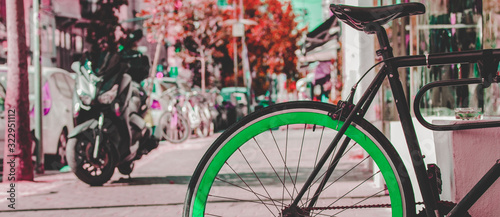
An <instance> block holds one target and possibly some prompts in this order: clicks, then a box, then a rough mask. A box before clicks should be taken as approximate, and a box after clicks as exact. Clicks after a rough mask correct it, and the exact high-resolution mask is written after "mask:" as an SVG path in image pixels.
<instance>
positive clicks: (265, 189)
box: [238, 148, 280, 213]
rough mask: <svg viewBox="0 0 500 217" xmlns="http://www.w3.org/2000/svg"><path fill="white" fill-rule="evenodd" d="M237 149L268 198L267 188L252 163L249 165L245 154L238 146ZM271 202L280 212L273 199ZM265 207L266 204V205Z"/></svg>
mask: <svg viewBox="0 0 500 217" xmlns="http://www.w3.org/2000/svg"><path fill="white" fill-rule="evenodd" d="M238 151H239V152H240V154H241V156H242V157H243V159H245V161H246V163H247V165H248V166H249V167H250V169H251V170H252V172H253V174H254V176H255V178H257V180H258V181H259V183H260V185H261V186H262V188H263V189H264V191H265V192H266V194H267V196H269V198H271V195H270V194H269V192H268V191H267V188H266V187H265V186H264V183H262V181H261V180H260V178H259V176H258V175H257V173H256V172H255V170H254V169H253V167H252V165H250V162H248V160H247V158H246V157H245V155H244V154H243V152H242V151H241V150H240V149H239V148H238ZM273 204H274V207H275V208H276V209H277V210H278V213H279V212H280V210H279V209H278V206H276V203H274V201H273ZM266 207H267V206H266Z"/></svg>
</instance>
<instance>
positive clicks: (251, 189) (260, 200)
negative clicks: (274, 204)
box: [225, 162, 271, 212]
mask: <svg viewBox="0 0 500 217" xmlns="http://www.w3.org/2000/svg"><path fill="white" fill-rule="evenodd" d="M225 164H226V165H227V166H228V167H229V168H230V169H231V170H232V171H233V172H234V174H236V176H238V178H239V179H240V180H241V181H242V182H243V183H244V184H245V185H246V186H247V187H248V189H250V191H251V192H253V193H254V194H255V197H257V199H259V200H260V201H261V202H262V204H264V201H263V200H262V199H260V197H259V196H258V195H257V193H256V192H255V191H254V190H253V189H252V188H251V187H250V185H249V184H248V183H247V182H245V180H243V178H242V177H241V176H240V175H239V174H238V173H237V172H236V171H235V170H234V169H233V167H231V165H229V163H228V162H226V163H225ZM269 198H271V196H269ZM266 208H267V209H268V210H269V211H270V212H271V210H270V209H269V207H267V206H266Z"/></svg>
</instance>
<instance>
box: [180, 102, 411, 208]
mask: <svg viewBox="0 0 500 217" xmlns="http://www.w3.org/2000/svg"><path fill="white" fill-rule="evenodd" d="M333 111H336V107H335V106H334V105H330V104H326V103H318V102H310V101H307V102H305V101H297V102H289V103H282V104H276V105H273V106H269V107H267V108H264V109H261V110H259V111H256V112H254V113H252V114H250V115H248V116H247V117H245V118H243V119H242V120H241V121H240V122H238V123H236V124H235V125H233V126H231V127H230V128H229V129H228V130H226V131H225V132H224V133H223V134H221V136H219V138H217V139H216V141H215V142H214V143H213V144H212V145H211V146H210V148H209V149H208V150H207V152H206V153H205V155H204V156H203V158H202V159H201V161H200V163H199V164H198V167H197V168H196V170H195V172H194V174H193V176H192V177H191V181H190V183H189V185H188V191H187V195H186V199H185V203H184V212H183V216H185V217H187V216H189V217H190V216H204V215H208V216H233V215H236V214H237V215H239V216H286V215H283V213H281V212H283V210H285V209H287V204H288V202H291V201H292V199H293V196H294V193H295V191H296V189H295V188H297V189H298V190H300V188H302V186H301V185H298V183H299V181H302V180H303V177H305V178H307V177H308V175H309V173H310V171H311V170H312V169H311V170H307V172H303V170H304V169H305V168H302V169H303V170H300V169H299V168H300V161H301V156H302V154H308V155H316V159H317V157H318V154H317V153H319V152H320V151H319V150H320V149H321V144H322V143H324V142H323V141H322V138H323V136H326V135H327V134H329V133H330V131H331V132H333V131H336V130H335V129H340V126H341V125H342V122H338V121H334V120H332V119H331V118H330V117H329V116H327V114H328V113H329V112H333ZM296 124H299V125H296ZM307 124H310V125H307ZM302 125H303V126H304V129H303V132H304V136H302V142H301V143H302V144H301V145H300V147H301V148H300V152H299V153H300V154H299V158H298V164H297V169H296V170H295V166H293V168H292V167H290V168H287V167H288V166H287V165H286V164H287V154H288V153H287V150H288V148H290V150H292V148H291V147H292V142H294V141H299V139H295V140H294V139H293V138H292V137H293V136H297V135H299V138H300V134H302V133H298V132H302V129H299V131H296V130H294V129H293V130H290V128H292V127H296V126H302ZM322 125H323V127H322V128H321V126H322ZM280 126H281V127H282V128H284V126H286V136H285V141H284V142H283V141H281V142H280V143H279V144H280V145H281V146H283V143H285V147H286V148H285V149H284V150H285V151H284V152H285V153H282V152H281V150H283V149H281V150H280V148H279V145H278V142H277V140H276V138H275V137H274V134H273V132H274V133H278V132H281V131H279V130H276V129H277V127H280ZM306 129H307V130H308V131H309V129H310V130H311V133H313V136H310V137H308V139H307V140H306V139H305V137H306V136H305V132H306ZM313 129H322V130H321V131H322V132H321V139H320V142H319V143H318V145H317V150H318V151H317V153H314V152H316V151H310V152H307V153H305V152H304V153H302V148H304V141H308V144H307V145H306V146H305V147H306V149H308V148H309V149H310V148H311V147H313V149H312V150H315V149H316V148H314V146H313V143H312V139H314V138H316V139H317V138H318V133H319V131H320V130H314V131H313ZM325 130H326V131H328V132H327V133H324V131H325ZM283 131H284V130H283ZM315 131H318V132H316V134H314V133H315ZM265 133H269V134H271V137H272V139H266V138H261V136H262V137H264V134H265ZM323 134H324V135H323ZM345 135H346V136H349V137H350V138H352V140H353V141H355V143H354V144H353V145H352V147H353V148H354V147H355V150H359V149H360V148H363V149H364V150H362V151H364V153H363V155H366V154H368V153H369V154H370V155H368V157H371V159H372V160H371V161H368V165H370V162H372V163H374V164H376V165H377V166H378V168H381V170H380V173H381V174H382V175H381V176H382V177H383V178H384V180H385V183H386V186H387V188H386V189H383V188H382V190H383V191H385V190H387V191H388V193H389V196H383V195H382V196H379V195H380V194H381V192H380V191H379V190H380V188H378V189H377V191H376V194H373V195H377V198H375V197H374V196H370V197H368V196H369V195H370V194H372V193H373V192H370V194H368V195H367V197H366V198H363V199H361V200H357V199H356V198H357V196H356V197H351V196H349V197H347V195H348V194H350V193H352V192H354V191H356V193H358V192H357V191H361V189H354V190H353V191H351V190H348V191H347V193H345V194H344V195H342V196H338V195H341V193H340V192H339V191H341V190H343V189H344V188H345V187H346V186H350V185H351V184H352V183H354V181H352V180H351V181H349V180H347V181H346V182H343V181H341V182H337V181H338V180H340V179H343V178H346V179H357V178H356V174H355V175H354V176H353V177H350V176H346V175H345V174H344V175H340V178H338V174H337V175H336V174H335V173H334V175H333V176H332V177H330V179H329V181H335V182H336V183H335V182H334V184H337V185H339V187H340V189H338V188H336V189H333V190H332V189H331V188H330V190H328V189H327V187H325V191H324V192H323V193H322V195H320V196H321V197H320V198H319V200H318V202H317V203H316V205H317V206H318V207H313V208H317V209H318V210H319V209H321V208H325V206H324V205H323V206H322V205H321V204H328V206H326V207H327V208H328V207H330V208H331V207H332V205H331V204H329V202H330V201H328V202H327V200H334V203H335V202H338V201H339V200H340V199H346V201H347V202H349V201H361V202H362V203H357V204H356V203H354V204H356V205H357V206H364V205H377V204H378V203H377V204H366V203H365V201H369V202H370V203H373V202H371V200H372V199H377V200H376V201H379V200H378V199H380V198H383V199H384V201H386V202H387V203H390V204H391V208H383V209H379V210H377V211H379V213H381V214H380V216H390V215H387V212H388V211H390V212H392V216H412V215H415V199H414V195H413V190H412V186H411V182H410V179H409V176H408V174H407V172H406V168H405V166H404V164H403V163H402V161H401V159H400V157H399V155H398V154H397V152H396V151H395V149H394V148H393V146H392V145H391V144H390V142H389V141H388V140H387V138H386V137H385V136H384V135H383V134H382V133H381V132H380V131H378V130H377V129H376V128H375V127H374V126H373V125H371V124H370V123H368V122H367V121H366V120H364V119H361V120H355V121H354V123H353V124H351V126H350V127H349V128H348V130H347V132H346V133H345ZM265 136H268V135H265ZM289 136H290V141H289ZM268 138H270V137H268ZM325 138H326V137H325ZM273 140H274V142H273ZM265 141H269V142H270V143H274V144H271V145H270V146H269V147H266V148H265V150H266V151H264V150H263V149H262V147H264V145H262V146H261V145H260V144H259V143H262V142H265ZM289 143H290V144H289ZM315 143H316V142H315ZM299 144H300V142H299ZM328 144H329V142H328ZM328 144H327V146H328ZM357 144H359V145H357ZM245 145H246V146H245ZM273 145H276V147H278V148H272V146H273ZM288 145H290V147H288ZM252 146H258V148H257V147H253V149H255V150H254V151H255V153H254V154H253V156H257V155H258V156H261V155H262V156H265V157H262V159H260V160H254V159H250V161H249V160H248V159H249V157H245V155H244V154H243V152H242V149H245V151H246V149H250V150H251V149H252ZM296 146H297V147H295V150H297V149H298V145H296ZM267 148H269V149H267ZM272 149H276V150H278V152H279V154H276V153H274V154H273V153H272ZM351 150H352V148H351V149H349V151H347V152H346V153H349V152H350V151H351ZM238 152H239V154H237V153H238ZM250 153H251V152H250ZM266 153H267V154H266ZM290 153H294V152H292V151H290ZM355 153H356V152H355ZM359 153H362V152H359ZM239 155H241V156H243V157H242V159H244V160H242V159H236V160H235V159H233V157H236V156H239ZM266 155H269V156H266ZM279 155H281V161H283V165H282V166H283V168H280V169H279V171H280V172H276V169H275V168H274V167H273V166H271V168H272V170H273V171H274V175H273V172H272V170H270V169H269V168H265V169H264V167H265V166H266V165H267V164H269V165H272V163H271V161H280V159H279V158H280V157H277V156H279ZM283 155H284V156H285V157H283ZM332 155H333V154H332ZM346 155H347V154H346ZM346 155H343V156H346ZM291 156H292V155H291V154H290V158H289V159H292V157H291ZM319 156H321V155H319ZM347 156H348V157H347V159H348V160H349V159H350V158H351V154H349V155H347ZM272 157H274V158H276V159H277V160H276V159H271V160H270V159H269V158H272ZM368 157H365V158H364V159H368ZM289 159H288V160H289ZM354 159H356V158H354ZM240 161H241V165H242V166H239V165H238V162H240ZM303 161H304V162H308V163H311V162H312V161H311V160H310V159H307V160H306V157H305V155H304V159H303ZM363 161H365V160H363ZM363 161H361V163H363V164H364V163H365V162H363ZM250 162H252V164H254V166H253V167H252V166H251V165H252V164H250ZM266 162H267V163H266ZM230 163H231V164H233V166H231V165H230ZM245 163H246V164H247V165H248V167H247V165H246V164H245ZM259 163H260V164H259ZM361 163H360V164H355V165H356V166H354V167H353V168H351V169H347V170H345V169H344V170H345V171H347V172H346V174H347V173H348V172H353V173H354V172H355V170H358V169H359V168H356V167H358V166H359V165H361ZM235 164H236V166H235ZM291 164H292V165H294V164H295V162H292V163H291ZM327 164H328V163H327ZM275 165H278V164H275ZM314 165H316V161H315V162H314V164H312V166H314ZM339 165H341V163H340V162H339ZM342 165H343V164H342ZM346 165H347V164H346ZM351 165H352V164H351ZM235 168H236V169H235ZM248 168H250V170H251V172H248V173H246V172H245V171H249V170H248ZM255 168H256V169H257V172H256V169H255ZM311 168H312V167H311ZM347 168H350V166H349V167H347ZM368 168H369V167H368ZM373 168H375V167H373ZM365 169H366V168H365ZM237 170H239V172H237ZM266 170H267V171H266ZM339 170H342V169H339ZM375 170H376V169H375ZM375 170H373V171H372V172H371V174H377V173H378V172H375ZM231 171H232V172H233V173H234V174H229V173H227V174H226V173H225V172H231ZM290 171H291V172H296V174H293V175H294V176H295V182H294V180H293V179H294V177H293V175H291V173H290ZM287 173H288V174H287ZM299 173H300V174H301V176H298V174H299ZM364 173H366V171H365V172H364ZM266 174H269V176H266ZM280 174H282V177H281V175H280ZM304 174H306V175H305V176H304ZM320 174H321V173H320ZM320 174H319V175H320ZM360 174H361V173H360ZM259 176H261V177H260V178H259ZM274 176H276V177H274ZM335 176H337V177H335ZM366 176H368V179H366ZM280 177H281V178H280ZM298 177H302V178H299V179H297V178H298ZM319 177H320V178H321V176H319ZM244 178H245V180H244ZM276 178H278V179H279V181H280V182H278V181H276ZM233 179H234V180H233ZM238 179H240V180H238ZM287 179H289V180H287ZM363 179H364V181H362V182H361V180H363ZM227 180H229V181H227ZM263 180H264V181H263ZM297 180H298V181H297ZM317 180H319V179H317ZM371 180H373V175H370V172H368V175H365V176H363V178H361V179H360V180H356V183H357V182H358V181H359V182H361V183H360V185H359V186H361V185H364V184H366V183H372V184H374V182H372V181H371ZM236 181H238V182H242V184H241V185H242V186H237V184H236ZM264 183H266V184H264ZM276 183H277V184H278V185H280V184H281V185H283V186H284V187H283V186H279V187H278V188H275V187H274V185H275V184H276ZM290 183H291V184H292V187H291V188H292V193H291V194H290V191H289V189H288V187H287V185H286V184H289V185H290ZM296 184H297V185H296ZM259 185H260V186H262V188H263V189H264V191H262V190H260V189H257V190H259V191H257V190H255V189H252V187H251V186H253V187H254V188H257V187H259ZM266 185H267V186H268V188H269V189H270V190H274V191H273V192H271V193H272V194H273V195H274V196H271V195H270V193H269V192H268V190H267V189H266V187H265V186H266ZM312 185H313V186H314V185H315V183H313V184H312ZM367 185H369V184H367ZM256 186H257V187H256ZM269 186H270V187H269ZM297 186H298V187H297ZM330 186H332V185H329V186H328V187H330ZM359 186H358V187H359ZM370 186H371V185H370ZM231 187H232V188H231ZM363 187H364V186H363ZM368 187H369V186H368ZM364 188H365V187H364ZM276 189H278V190H281V191H279V192H278V193H276ZM285 189H286V190H285ZM367 189H368V188H367ZM298 190H297V192H298ZM327 190H328V191H329V192H327ZM363 191H365V190H363ZM242 192H243V193H242ZM247 192H250V193H248V194H249V195H250V196H254V197H255V198H253V199H252V198H246V197H243V196H242V195H243V194H244V193H247ZM332 192H333V193H332ZM342 192H345V191H342ZM226 193H227V194H228V196H221V195H219V194H226ZM285 193H287V195H288V196H290V199H288V196H287V195H285ZM327 193H328V194H329V197H324V196H323V194H327ZM252 194H253V195H252ZM277 194H279V195H277ZM313 194H314V193H313ZM266 195H267V196H268V197H267V196H266ZM245 196H247V195H245ZM285 196H286V197H287V201H285V200H284V198H285ZM309 196H310V194H309V193H308V196H307V198H303V199H302V201H304V200H305V202H306V203H304V204H307V202H308V201H309V200H310V199H309ZM209 197H210V198H209ZM230 197H232V198H230ZM280 197H281V198H280ZM263 198H264V200H266V201H268V202H267V204H266V203H265V202H264V200H263ZM275 198H277V199H275ZM339 198H340V199H339ZM279 200H281V202H280V201H279ZM289 200H290V201H289ZM228 202H229V203H228ZM240 203H241V204H240ZM243 203H244V204H245V205H242V204H243ZM276 203H278V204H279V203H281V205H277V204H276ZM250 204H260V206H259V208H256V207H255V206H254V207H252V208H250V207H249V205H250ZM207 205H210V206H212V205H213V206H214V207H210V208H207ZM268 205H269V206H271V207H269V206H268ZM273 205H274V207H273ZM299 205H300V204H299ZM341 205H342V206H352V205H353V204H351V203H348V204H341ZM250 206H251V205H250ZM229 208H235V209H236V210H234V212H237V213H234V212H231V211H230V210H229ZM266 208H267V210H266ZM301 208H302V207H301ZM243 209H245V210H251V212H252V213H242V210H243ZM219 210H220V212H219V213H214V212H215V211H219ZM260 211H262V212H263V213H259V214H258V213H257V212H260ZM327 211H328V212H330V213H331V210H327ZM337 211H338V210H335V212H334V213H337ZM351 211H353V210H348V211H347V212H344V211H341V213H337V214H333V215H332V214H325V213H324V212H325V211H324V210H323V211H312V210H308V213H307V214H302V216H309V215H313V214H321V215H323V214H325V215H326V216H342V215H339V214H346V216H355V215H353V213H352V212H351ZM354 211H357V209H356V210H354ZM269 212H271V213H269ZM315 212H316V213H315ZM365 212H366V211H365ZM370 212H371V213H370V214H369V215H370V216H377V214H376V213H377V212H374V211H372V210H370Z"/></svg>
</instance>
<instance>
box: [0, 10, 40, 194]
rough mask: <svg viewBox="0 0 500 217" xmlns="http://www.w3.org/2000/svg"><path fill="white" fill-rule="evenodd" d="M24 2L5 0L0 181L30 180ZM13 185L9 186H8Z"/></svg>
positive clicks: (31, 174) (31, 179)
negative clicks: (0, 178)
mask: <svg viewBox="0 0 500 217" xmlns="http://www.w3.org/2000/svg"><path fill="white" fill-rule="evenodd" d="M23 2H24V1H6V8H7V41H8V42H9V43H8V56H7V65H8V72H7V77H8V78H7V94H6V99H5V126H6V128H5V149H4V167H3V181H4V182H7V181H8V182H13V181H22V180H27V181H33V163H32V161H31V140H32V139H31V134H30V125H29V124H30V119H29V118H30V116H29V111H28V110H29V99H28V93H29V83H28V61H27V54H28V52H27V46H26V29H25V22H24V3H23ZM11 186H12V185H11Z"/></svg>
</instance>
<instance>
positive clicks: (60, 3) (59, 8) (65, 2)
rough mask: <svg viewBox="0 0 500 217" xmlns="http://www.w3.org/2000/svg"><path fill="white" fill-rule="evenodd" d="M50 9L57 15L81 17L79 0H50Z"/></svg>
mask: <svg viewBox="0 0 500 217" xmlns="http://www.w3.org/2000/svg"><path fill="white" fill-rule="evenodd" d="M52 9H53V10H54V14H55V15H56V16H58V17H68V18H74V19H80V18H82V16H81V14H82V12H81V8H80V1H79V0H52Z"/></svg>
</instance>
